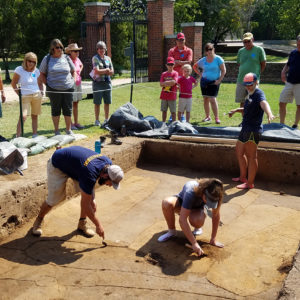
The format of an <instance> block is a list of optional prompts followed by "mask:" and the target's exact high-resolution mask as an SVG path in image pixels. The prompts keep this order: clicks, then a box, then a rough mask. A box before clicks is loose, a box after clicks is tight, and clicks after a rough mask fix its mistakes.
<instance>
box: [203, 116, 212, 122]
mask: <svg viewBox="0 0 300 300" xmlns="http://www.w3.org/2000/svg"><path fill="white" fill-rule="evenodd" d="M210 121H211V117H206V118H205V119H203V120H202V122H210Z"/></svg>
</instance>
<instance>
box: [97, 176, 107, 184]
mask: <svg viewBox="0 0 300 300" xmlns="http://www.w3.org/2000/svg"><path fill="white" fill-rule="evenodd" d="M106 180H107V178H103V177H100V178H99V179H98V183H99V185H103V184H105V182H106Z"/></svg>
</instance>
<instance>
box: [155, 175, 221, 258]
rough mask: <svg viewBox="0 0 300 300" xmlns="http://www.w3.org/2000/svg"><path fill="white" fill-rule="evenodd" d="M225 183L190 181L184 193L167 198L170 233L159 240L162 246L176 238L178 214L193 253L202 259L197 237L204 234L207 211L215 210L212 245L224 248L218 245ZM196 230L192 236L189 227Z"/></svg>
mask: <svg viewBox="0 0 300 300" xmlns="http://www.w3.org/2000/svg"><path fill="white" fill-rule="evenodd" d="M223 192H224V189H223V183H222V181H220V180H219V179H216V178H203V179H200V180H198V181H196V180H191V181H188V182H187V183H186V184H185V185H184V186H183V189H182V191H181V192H180V193H179V194H178V195H175V196H171V197H168V198H166V199H164V200H163V202H162V211H163V214H164V217H165V219H166V222H167V224H168V229H169V230H168V232H167V233H165V234H163V235H162V236H160V237H159V238H158V241H159V242H165V241H167V240H168V239H169V238H171V237H173V236H175V235H176V229H175V213H177V214H179V224H180V227H181V229H182V231H183V233H184V234H185V236H186V238H187V239H188V240H189V242H190V243H191V245H192V248H193V250H194V251H195V252H196V253H197V254H198V255H199V256H200V255H202V254H203V253H204V252H203V250H202V249H201V247H200V246H199V244H198V243H197V241H196V239H195V236H194V235H196V234H197V233H198V234H201V227H202V226H203V224H204V221H205V218H206V213H205V208H206V209H207V208H211V209H212V233H211V239H210V244H211V245H213V246H217V247H221V248H222V247H224V245H223V244H221V243H219V242H217V241H216V236H217V231H218V227H219V222H220V207H221V203H222V199H223ZM188 220H189V223H190V224H191V226H193V227H195V230H194V231H193V232H192V230H191V228H190V225H189V223H188Z"/></svg>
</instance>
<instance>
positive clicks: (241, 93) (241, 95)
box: [235, 82, 248, 103]
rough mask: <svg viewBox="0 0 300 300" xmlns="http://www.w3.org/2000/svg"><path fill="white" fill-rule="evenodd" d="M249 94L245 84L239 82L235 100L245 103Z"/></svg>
mask: <svg viewBox="0 0 300 300" xmlns="http://www.w3.org/2000/svg"><path fill="white" fill-rule="evenodd" d="M247 94H248V93H247V90H246V88H245V86H244V85H243V84H242V83H239V82H237V84H236V89H235V102H236V103H244V102H245V98H246V96H247Z"/></svg>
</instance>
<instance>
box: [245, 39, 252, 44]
mask: <svg viewBox="0 0 300 300" xmlns="http://www.w3.org/2000/svg"><path fill="white" fill-rule="evenodd" d="M243 43H244V44H249V43H251V41H250V40H247V41H243Z"/></svg>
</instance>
